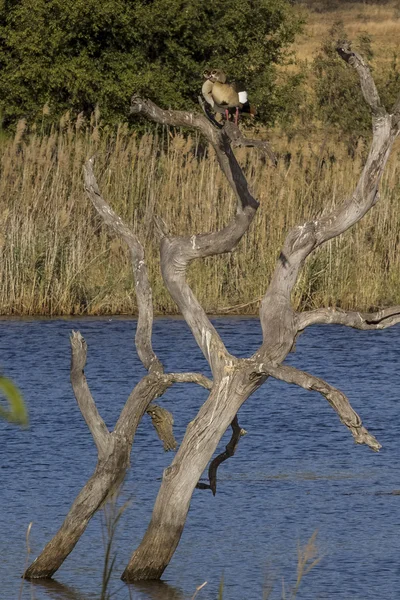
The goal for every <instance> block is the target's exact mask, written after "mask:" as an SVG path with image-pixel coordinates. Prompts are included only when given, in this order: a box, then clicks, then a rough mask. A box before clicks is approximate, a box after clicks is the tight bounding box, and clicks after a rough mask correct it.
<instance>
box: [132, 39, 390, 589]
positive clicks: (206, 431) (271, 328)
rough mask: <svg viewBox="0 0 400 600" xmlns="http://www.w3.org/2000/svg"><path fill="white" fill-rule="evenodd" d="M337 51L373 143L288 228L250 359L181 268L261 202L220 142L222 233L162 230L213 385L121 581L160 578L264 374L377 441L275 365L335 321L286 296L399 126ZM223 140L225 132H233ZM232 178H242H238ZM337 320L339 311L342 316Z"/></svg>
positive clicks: (328, 391)
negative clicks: (296, 306)
mask: <svg viewBox="0 0 400 600" xmlns="http://www.w3.org/2000/svg"><path fill="white" fill-rule="evenodd" d="M338 52H339V54H340V55H341V56H342V58H343V59H344V60H346V61H347V62H349V63H350V64H351V65H352V66H353V67H354V68H355V69H356V70H357V72H358V74H359V76H360V82H361V87H362V91H363V94H364V98H365V100H366V101H367V103H368V104H369V106H370V108H371V111H372V115H373V139H372V143H371V149H370V152H369V155H368V158H367V161H366V164H365V167H364V169H363V171H362V174H361V176H360V179H359V182H358V184H357V187H356V189H355V190H354V192H353V193H352V194H351V195H350V196H349V198H348V199H347V200H345V201H344V202H343V203H342V204H341V205H339V206H338V207H337V208H336V209H335V210H334V211H333V212H331V213H330V214H327V215H325V216H323V217H321V218H316V219H315V220H313V221H311V222H308V223H305V224H303V225H300V226H298V227H295V228H294V229H292V230H291V231H290V232H289V234H288V236H287V238H286V241H285V243H284V246H283V248H282V252H281V254H280V256H279V259H278V262H277V266H276V269H275V272H274V274H273V277H272V280H271V282H270V285H269V287H268V289H267V291H266V293H265V296H264V298H263V300H262V303H261V308H260V318H261V324H262V330H263V343H262V346H261V347H260V349H259V350H258V351H257V352H256V353H255V355H254V356H253V357H252V358H251V359H248V360H237V359H234V358H233V357H232V356H231V355H229V354H228V352H227V350H226V348H225V346H224V345H223V342H222V340H221V339H220V337H219V336H218V334H217V332H216V331H215V329H214V328H213V326H212V325H211V323H210V321H209V320H208V318H207V316H206V315H205V313H204V311H203V310H202V308H201V307H200V305H199V303H198V301H197V299H196V298H195V296H194V295H193V292H192V291H191V289H190V288H189V286H188V284H187V283H186V280H185V269H186V266H187V264H188V263H189V262H190V261H191V260H193V259H195V258H203V257H205V256H210V255H211V254H221V253H222V252H228V251H231V250H232V249H233V248H234V246H235V245H236V244H237V242H238V241H239V239H240V237H241V236H242V235H243V233H244V232H245V231H246V230H247V228H248V227H249V226H250V224H251V221H252V219H253V217H254V214H255V211H256V210H257V208H258V206H257V203H255V201H254V199H253V198H252V197H250V196H249V193H248V189H247V186H246V185H245V184H244V182H243V174H242V172H241V171H240V168H239V167H238V165H237V163H235V161H234V160H233V158H232V155H231V154H230V153H229V150H228V149H227V147H226V145H225V147H222V148H221V147H220V148H219V150H220V153H218V152H217V157H218V159H219V162H220V165H221V167H222V168H223V170H224V172H225V174H226V175H227V177H228V180H229V181H230V182H232V180H233V182H234V185H233V186H232V187H233V189H234V191H235V193H236V196H237V199H238V208H237V213H236V216H235V218H234V219H233V220H232V221H231V223H230V224H229V225H228V226H227V227H226V228H225V229H224V230H222V231H220V232H217V233H214V234H207V235H197V236H192V237H191V238H170V237H168V236H167V235H165V237H164V238H163V240H162V243H161V261H162V274H163V278H164V282H165V284H166V286H167V288H168V290H169V291H170V293H171V295H172V297H173V298H174V300H175V301H176V303H177V304H178V306H179V308H180V310H181V312H182V314H183V315H184V317H185V319H186V321H187V323H188V324H189V326H190V328H191V330H192V332H193V335H194V337H195V338H196V340H197V343H198V344H199V346H200V348H201V350H202V351H203V354H204V356H205V357H206V359H207V360H208V362H209V364H210V367H211V369H212V372H213V378H214V386H213V389H212V392H211V394H210V396H209V398H208V400H207V401H206V402H205V404H204V405H203V407H202V408H201V409H200V411H199V413H198V415H197V417H196V418H195V419H194V420H193V421H192V422H191V423H190V424H189V425H188V428H187V431H186V434H185V437H184V440H183V442H182V444H181V447H180V449H179V451H178V454H177V455H176V457H175V459H174V461H173V463H172V464H171V466H170V467H168V468H167V469H166V470H165V472H164V476H163V480H162V484H161V487H160V491H159V494H158V496H157V499H156V503H155V506H154V510H153V515H152V518H151V522H150V524H149V527H148V529H147V531H146V533H145V536H144V538H143V540H142V541H141V543H140V545H139V547H138V548H137V549H136V550H135V551H134V553H133V555H132V557H131V560H130V561H129V564H128V565H127V567H126V569H125V571H124V573H123V575H122V578H123V579H124V580H125V581H134V580H137V579H154V578H159V577H161V575H162V573H163V571H164V569H165V568H166V566H167V565H168V563H169V561H170V559H171V557H172V555H173V553H174V551H175V549H176V547H177V544H178V542H179V539H180V536H181V534H182V531H183V527H184V523H185V520H186V516H187V513H188V509H189V504H190V499H191V496H192V493H193V490H194V488H195V487H196V482H197V481H198V478H199V477H200V475H201V473H202V471H203V469H204V468H205V467H206V465H207V462H208V460H209V459H210V458H211V456H212V453H213V452H214V450H215V448H216V446H217V444H218V442H219V440H220V439H221V437H222V435H223V433H224V431H225V429H226V428H227V426H228V425H229V423H230V421H231V420H232V417H233V416H234V415H235V413H236V412H237V410H238V409H239V407H240V406H241V404H242V403H243V402H244V401H245V400H246V399H247V398H248V397H249V396H250V395H251V394H252V393H253V392H254V391H255V389H257V388H258V387H259V386H260V385H261V384H262V383H264V381H265V380H266V379H267V378H268V376H272V377H275V378H277V379H280V380H282V381H286V382H287V383H294V384H296V385H299V386H301V387H303V388H305V389H309V390H314V391H317V392H319V393H320V394H321V395H323V396H324V397H325V398H326V400H327V401H328V402H329V403H330V404H331V406H332V407H333V408H334V410H335V411H336V412H337V414H338V416H339V418H340V420H341V421H342V423H343V424H344V425H346V426H347V427H348V428H349V430H350V431H351V433H352V435H353V437H354V439H355V441H356V442H357V443H360V444H366V445H368V446H369V447H370V448H371V449H373V450H375V451H377V450H379V448H380V444H379V443H378V442H377V440H376V439H375V438H374V436H372V435H371V434H370V433H369V432H368V431H367V430H366V429H365V427H364V426H363V424H362V421H361V419H360V417H359V415H357V413H355V411H354V410H353V409H352V407H351V406H350V403H349V401H348V399H347V398H346V396H345V395H344V394H343V393H342V392H340V391H339V390H336V389H335V388H333V387H332V386H330V385H329V384H328V383H327V382H325V381H323V380H322V379H319V378H317V377H314V376H312V375H310V374H308V373H305V372H303V371H300V370H298V369H295V368H293V367H288V366H284V365H281V363H282V361H283V360H284V359H285V358H286V356H287V354H288V353H289V352H290V350H291V348H292V347H293V345H294V342H295V338H296V336H297V334H298V333H299V332H300V331H302V330H303V329H304V327H306V326H307V325H308V324H310V323H312V322H335V319H334V315H333V313H332V312H330V313H329V319H326V320H324V314H323V313H322V312H321V311H320V312H318V313H317V314H315V313H314V315H313V316H312V315H305V314H303V315H302V314H298V313H296V312H295V311H294V310H293V307H292V303H291V293H292V290H293V287H294V285H295V283H296V281H297V279H298V275H299V272H300V269H301V267H302V265H303V263H304V261H305V259H306V258H307V256H309V255H310V254H311V252H312V251H313V250H315V249H316V248H317V247H318V246H320V245H321V244H322V243H324V242H326V241H327V240H329V239H331V238H333V237H335V236H337V235H340V234H341V233H343V232H345V231H346V230H347V229H348V228H349V227H351V226H352V225H354V224H355V223H357V222H358V221H359V220H360V219H361V218H362V217H363V216H364V215H365V214H366V212H367V211H368V210H369V209H370V208H371V207H372V206H373V205H374V204H375V203H376V202H377V200H378V197H379V196H378V187H379V183H380V179H381V176H382V173H383V170H384V168H385V165H386V163H387V160H388V157H389V155H390V151H391V148H392V145H393V142H394V140H395V138H396V136H397V135H398V133H399V115H400V100H399V102H397V104H396V106H395V108H394V111H393V113H392V114H391V115H389V114H388V113H387V112H386V111H385V109H384V108H383V107H382V106H381V103H380V99H379V96H378V93H377V90H376V87H375V84H374V82H373V79H372V77H371V74H370V72H369V70H368V67H367V65H366V64H365V63H364V61H363V59H362V58H361V57H360V56H359V55H358V54H356V53H354V52H351V50H350V47H349V46H347V45H345V46H343V45H342V46H341V47H340V48H338ZM132 110H133V112H135V113H142V114H145V115H146V116H148V117H149V118H151V119H153V120H155V121H157V122H162V123H168V124H172V125H177V124H178V125H190V124H192V123H193V119H192V118H191V117H190V116H188V114H187V113H179V112H175V111H162V110H161V109H159V108H158V107H156V106H155V105H154V104H153V103H151V102H149V101H144V100H141V99H138V98H133V106H132ZM232 127H233V126H232V124H229V123H227V124H226V125H225V128H226V130H227V134H228V135H229V132H230V130H231V129H232ZM229 137H230V138H232V135H230V136H229ZM221 153H222V156H221ZM226 158H228V161H227V160H226ZM238 181H239V182H240V185H237V182H238ZM391 316H392V318H391V319H386V321H385V320H384V318H382V319H380V321H379V325H380V326H381V327H385V326H389V325H391V324H394V323H395V322H399V321H400V310H399V309H398V307H396V308H393V309H391ZM351 318H352V316H351V315H349V319H348V322H346V324H349V325H351V326H354V325H353V324H352V323H351ZM344 321H345V319H344V318H342V322H344ZM353 321H354V319H353ZM360 321H362V317H360ZM360 321H358V324H359V323H360ZM360 328H362V327H361V326H360ZM375 328H378V327H375Z"/></svg>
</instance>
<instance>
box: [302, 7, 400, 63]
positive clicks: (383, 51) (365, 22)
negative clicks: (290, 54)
mask: <svg viewBox="0 0 400 600" xmlns="http://www.w3.org/2000/svg"><path fill="white" fill-rule="evenodd" d="M301 4H302V5H303V6H302V7H301V10H305V11H306V20H307V24H306V27H305V30H304V33H303V35H302V36H300V37H299V38H298V39H297V41H296V44H295V51H296V56H297V58H299V59H301V60H307V61H309V60H312V58H313V55H314V54H315V52H316V51H317V50H318V48H319V47H320V46H321V44H322V43H323V41H324V39H325V38H326V36H327V35H328V32H329V30H330V29H331V28H332V26H333V24H334V23H335V22H337V21H342V22H343V24H344V26H345V29H346V32H347V34H348V36H349V38H350V39H351V40H355V39H356V38H357V37H358V36H359V35H360V34H362V33H365V32H368V34H369V35H370V36H371V38H372V44H371V45H372V50H373V52H374V56H375V61H374V62H375V64H376V66H377V68H378V67H379V68H380V69H382V68H385V67H388V66H389V65H390V63H391V61H392V59H393V55H394V54H397V55H399V49H400V2H399V0H392V1H388V2H385V3H374V2H372V3H366V2H343V1H341V0H303V1H302V3H301Z"/></svg>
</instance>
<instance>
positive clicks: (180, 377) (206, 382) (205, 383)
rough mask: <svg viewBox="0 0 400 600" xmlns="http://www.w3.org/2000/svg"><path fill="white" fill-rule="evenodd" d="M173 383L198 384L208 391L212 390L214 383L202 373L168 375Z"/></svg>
mask: <svg viewBox="0 0 400 600" xmlns="http://www.w3.org/2000/svg"><path fill="white" fill-rule="evenodd" d="M167 377H168V378H169V380H170V381H171V383H196V384H197V385H200V386H201V387H203V388H205V389H206V390H211V388H212V386H213V382H212V381H211V379H209V378H208V377H206V376H205V375H201V374H200V373H168V375H167Z"/></svg>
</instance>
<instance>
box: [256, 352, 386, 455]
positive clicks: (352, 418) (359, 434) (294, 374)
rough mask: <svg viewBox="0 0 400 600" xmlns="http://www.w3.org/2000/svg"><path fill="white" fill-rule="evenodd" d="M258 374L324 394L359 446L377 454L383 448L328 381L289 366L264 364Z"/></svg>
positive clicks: (257, 370) (345, 398)
mask: <svg viewBox="0 0 400 600" xmlns="http://www.w3.org/2000/svg"><path fill="white" fill-rule="evenodd" d="M256 372H258V373H260V374H263V375H270V376H271V377H274V378H275V379H279V380H280V381H285V382H286V383H293V384H296V385H298V386H300V387H302V388H304V389H305V390H313V391H315V392H319V393H320V394H322V395H323V396H324V397H325V398H326V399H327V400H328V402H329V404H330V405H331V406H332V407H333V408H334V409H335V411H336V412H337V414H338V416H339V419H340V420H341V422H342V423H343V425H345V426H346V427H347V428H348V429H349V430H350V431H351V434H352V435H353V437H354V440H355V441H356V443H357V444H366V445H367V446H369V447H370V448H371V449H372V450H374V451H375V452H377V451H378V450H379V449H380V448H381V447H382V446H381V445H380V443H379V442H378V441H377V440H376V439H375V437H374V436H373V435H371V434H370V433H369V432H368V431H367V429H366V428H365V427H364V426H363V424H362V421H361V418H360V417H359V415H358V414H357V413H356V412H355V411H354V410H353V408H352V407H351V405H350V402H349V400H348V398H347V396H345V394H343V392H341V391H340V390H338V389H336V388H334V387H333V386H331V385H329V383H327V382H326V381H324V380H323V379H321V378H319V377H315V376H314V375H310V373H306V372H305V371H301V370H299V369H296V368H295V367H290V366H289V365H278V364H272V363H262V364H259V365H258V367H257V368H256Z"/></svg>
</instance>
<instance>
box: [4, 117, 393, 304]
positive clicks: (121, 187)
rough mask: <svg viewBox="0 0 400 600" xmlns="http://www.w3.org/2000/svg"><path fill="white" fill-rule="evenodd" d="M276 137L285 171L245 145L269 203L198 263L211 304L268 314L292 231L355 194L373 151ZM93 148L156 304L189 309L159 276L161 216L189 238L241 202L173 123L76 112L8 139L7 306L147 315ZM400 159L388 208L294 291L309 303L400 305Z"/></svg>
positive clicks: (384, 191)
mask: <svg viewBox="0 0 400 600" xmlns="http://www.w3.org/2000/svg"><path fill="white" fill-rule="evenodd" d="M39 129H40V128H39ZM273 145H274V147H275V149H276V150H277V151H278V153H279V156H280V158H279V163H278V166H277V168H273V167H272V166H271V165H270V164H268V162H266V161H265V159H264V157H263V156H262V155H261V154H260V153H259V152H258V151H257V150H254V149H246V150H244V149H243V150H239V151H237V156H238V159H239V161H240V163H241V165H242V166H243V168H244V171H245V173H246V174H247V177H248V181H249V184H250V186H251V189H252V191H253V192H254V195H255V196H256V197H257V198H258V199H259V200H260V203H261V206H260V209H259V212H258V214H257V217H256V219H255V221H254V223H253V224H252V226H251V228H250V230H249V232H248V233H247V235H246V236H245V237H244V238H243V239H242V241H241V242H240V244H239V246H238V248H237V249H236V250H235V252H233V253H232V254H230V255H227V256H222V257H215V258H210V259H207V260H205V261H196V262H195V263H193V264H192V266H191V267H190V273H189V277H190V281H191V283H192V285H193V288H194V290H195V293H196V294H197V295H198V297H199V299H200V301H201V302H202V304H203V306H204V307H205V309H206V310H207V311H208V312H209V313H223V314H225V313H241V314H250V313H255V312H257V309H258V303H259V299H260V298H261V296H262V295H263V294H264V292H265V290H266V287H267V285H268V282H269V279H270V276H271V273H272V270H273V268H274V264H275V262H276V260H277V257H278V255H279V251H280V247H281V245H282V243H283V240H284V236H285V234H286V233H287V231H288V229H289V228H290V227H291V226H293V225H295V224H300V223H302V222H304V220H305V219H308V218H311V217H315V216H317V215H320V214H323V213H325V212H327V211H329V210H331V209H332V208H333V207H334V206H335V205H336V204H337V203H338V202H340V201H341V200H342V199H343V198H344V197H345V196H346V195H347V194H349V192H351V190H352V187H353V186H354V184H355V182H356V180H357V178H358V175H359V173H360V170H361V166H362V160H363V158H364V157H365V152H366V148H365V147H364V146H362V145H360V147H359V148H358V150H357V152H356V155H355V157H354V158H352V159H350V158H349V157H348V155H347V153H346V149H345V147H344V146H343V147H342V146H341V145H340V143H339V142H336V143H332V144H330V143H329V141H327V139H326V138H325V139H324V140H322V143H321V140H320V141H319V142H318V143H317V142H315V143H313V144H312V143H311V142H305V141H304V140H303V141H299V140H294V141H291V142H288V141H286V140H285V139H284V138H283V137H280V136H278V135H277V134H275V139H274V140H273ZM94 153H96V156H97V159H96V161H97V162H96V173H97V176H98V181H99V185H100V188H101V190H102V193H103V195H104V197H105V198H106V200H107V201H108V202H109V203H110V204H111V205H112V207H113V208H114V209H115V210H116V211H117V213H118V214H120V215H121V217H122V218H123V219H124V220H125V221H126V222H127V223H128V224H129V225H130V226H131V227H132V228H133V229H134V230H135V231H136V232H137V233H138V235H139V238H140V239H141V240H142V241H143V243H144V245H145V248H146V259H147V263H148V267H149V271H150V277H151V281H152V284H153V291H154V306H155V311H156V313H159V314H173V313H175V312H176V311H177V308H176V306H175V304H174V302H173V301H172V300H171V298H170V297H169V294H168V292H167V291H166V290H165V288H164V286H163V283H162V280H161V276H160V273H159V256H158V246H157V242H156V240H155V235H154V226H153V216H154V215H155V214H158V215H160V216H161V217H162V218H163V219H164V221H165V222H166V223H167V224H168V226H169V227H170V230H171V233H173V234H182V235H185V234H193V233H200V232H206V231H212V230H216V229H219V228H221V227H222V226H223V225H224V224H225V223H226V222H227V221H228V220H229V218H230V217H231V216H232V214H233V212H234V210H235V201H234V198H233V194H232V192H231V190H230V188H229V186H228V184H227V183H226V181H225V178H224V176H223V175H222V173H221V171H220V169H219V167H218V165H217V162H216V159H215V156H214V153H213V151H212V149H210V148H209V147H208V146H207V145H204V143H203V142H202V140H201V139H199V138H198V137H196V136H193V135H188V134H186V133H184V132H180V131H171V130H169V129H167V128H159V129H153V130H152V131H151V132H150V131H149V132H147V133H144V134H141V135H139V134H137V133H132V132H130V131H129V130H128V127H127V125H125V124H124V125H120V126H119V127H118V128H116V129H107V128H106V127H104V128H101V127H100V126H98V125H97V124H96V120H95V119H94V120H93V122H92V124H85V123H83V122H82V119H81V118H78V120H77V121H74V122H73V121H72V120H71V119H70V118H69V116H68V115H66V116H64V117H63V118H62V120H61V122H60V124H59V126H58V127H53V128H52V129H51V130H50V131H48V132H47V133H46V134H45V133H43V132H40V131H30V132H27V131H26V130H25V123H24V122H20V123H19V125H18V128H17V131H16V134H15V137H14V138H13V139H11V138H3V139H0V169H1V177H0V206H1V210H0V248H1V253H0V277H1V283H0V313H1V314H3V315H70V314H72V315H77V314H89V315H96V314H135V312H136V299H135V294H134V290H133V280H132V274H131V267H130V261H129V254H128V252H127V249H126V248H125V247H124V245H123V243H121V242H120V240H118V239H116V238H115V237H114V236H113V235H112V234H111V233H110V232H109V231H108V230H107V228H106V227H104V225H103V224H102V222H101V220H100V219H99V217H98V216H97V214H96V213H95V211H94V209H93V208H92V206H91V204H90V202H89V200H88V199H87V197H86V195H85V192H84V189H83V176H82V166H83V163H84V161H85V160H86V159H87V158H88V157H89V156H91V155H93V154H94ZM398 158H399V148H397V149H396V150H395V152H394V153H393V155H392V158H391V161H390V164H389V165H388V168H387V170H386V172H385V176H384V178H383V181H382V187H381V201H380V202H379V203H378V205H377V206H376V207H375V208H374V209H373V210H372V211H371V212H370V213H369V214H368V215H367V217H366V218H364V219H363V221H362V222H361V223H360V224H359V225H358V226H357V227H354V228H353V229H352V230H351V231H349V232H347V233H346V234H344V235H342V236H340V237H339V238H337V239H334V240H332V241H330V242H329V243H328V244H326V245H325V246H324V247H323V248H322V249H320V250H319V251H317V252H316V253H314V254H313V256H312V257H310V259H309V260H308V261H307V262H306V264H305V267H304V269H303V273H302V275H301V278H300V281H299V283H298V286H297V288H296V290H295V292H294V303H295V306H296V307H297V308H314V307H317V306H328V305H333V306H341V307H343V308H351V307H352V308H358V309H369V308H372V307H377V306H383V305H387V304H392V303H397V304H398V303H399V294H400V268H399V267H400V265H399V262H400V252H399V244H400V240H399V232H400V226H399V225H400V214H399V210H398V202H399V201H398V197H399V191H400V185H399V174H400V167H399V160H398Z"/></svg>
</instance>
